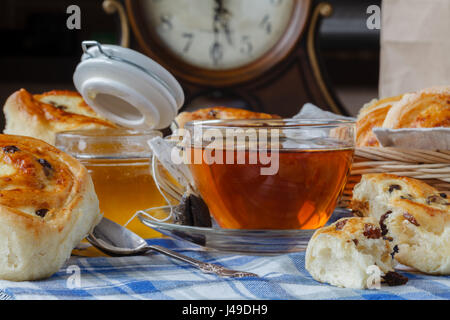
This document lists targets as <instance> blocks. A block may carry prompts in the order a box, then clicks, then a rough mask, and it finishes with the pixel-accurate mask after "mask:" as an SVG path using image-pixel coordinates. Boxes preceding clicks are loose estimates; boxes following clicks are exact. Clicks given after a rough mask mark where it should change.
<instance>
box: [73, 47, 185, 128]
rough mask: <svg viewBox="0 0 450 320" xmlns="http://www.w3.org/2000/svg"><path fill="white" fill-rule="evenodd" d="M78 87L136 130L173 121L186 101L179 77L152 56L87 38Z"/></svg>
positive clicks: (77, 76)
mask: <svg viewBox="0 0 450 320" xmlns="http://www.w3.org/2000/svg"><path fill="white" fill-rule="evenodd" d="M82 48H83V51H84V54H83V56H82V57H81V62H80V63H79V64H78V66H77V68H76V70H75V73H74V75H73V82H74V84H75V87H76V88H77V90H78V91H79V92H80V94H81V95H82V96H83V98H84V99H85V101H86V103H87V104H88V105H90V106H91V107H92V108H93V109H94V110H95V111H96V112H97V113H98V114H100V115H101V116H103V117H105V118H106V119H108V120H110V121H112V122H114V123H116V124H118V125H121V126H124V127H127V128H132V129H136V130H146V129H162V128H166V127H168V126H169V125H170V123H171V122H172V120H173V119H174V118H175V116H176V115H177V113H178V110H179V109H180V108H181V106H182V105H183V103H184V94H183V90H182V88H181V86H180V84H179V83H178V81H177V80H176V79H175V78H174V77H173V76H172V75H171V74H170V73H169V72H168V71H167V70H166V69H164V68H163V67H162V66H161V65H159V64H158V63H156V62H155V61H153V60H152V59H150V58H149V57H147V56H145V55H143V54H141V53H139V52H137V51H134V50H131V49H128V48H124V47H120V46H115V45H102V44H100V43H98V42H97V41H83V42H82Z"/></svg>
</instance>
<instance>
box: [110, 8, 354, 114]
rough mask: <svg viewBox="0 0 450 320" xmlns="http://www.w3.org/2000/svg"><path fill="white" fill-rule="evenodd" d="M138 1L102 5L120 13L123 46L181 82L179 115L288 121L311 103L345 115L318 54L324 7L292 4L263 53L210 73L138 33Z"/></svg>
mask: <svg viewBox="0 0 450 320" xmlns="http://www.w3.org/2000/svg"><path fill="white" fill-rule="evenodd" d="M142 1H145V0H123V1H118V0H104V2H103V7H104V9H105V11H107V12H108V13H114V12H118V13H119V17H120V24H121V45H122V46H129V44H130V42H131V45H132V47H133V48H134V49H137V50H139V51H141V52H142V53H144V54H146V55H148V56H150V57H151V58H152V59H154V60H155V61H157V62H158V63H160V64H161V65H162V66H164V67H165V68H166V69H168V70H169V71H170V72H171V73H172V74H173V75H174V76H175V77H176V78H177V80H178V81H179V82H180V83H181V85H182V87H183V90H184V93H185V99H186V100H185V105H184V107H183V108H182V109H181V111H186V110H195V109H198V108H203V107H211V106H218V105H221V106H228V107H238V108H244V109H248V110H251V111H257V112H266V113H274V114H278V115H280V116H282V117H291V116H293V115H294V114H296V113H297V112H298V111H299V109H300V108H301V106H302V105H303V104H304V103H307V102H311V103H314V104H316V105H317V106H319V107H321V108H322V109H324V110H328V111H332V112H334V113H337V114H344V115H345V114H346V111H345V109H344V107H343V105H342V104H341V102H340V101H339V99H338V98H337V96H336V94H335V92H334V90H333V88H332V86H331V85H330V82H329V80H328V77H327V74H326V72H325V70H324V68H323V64H322V61H321V59H320V56H319V55H318V54H317V52H318V50H317V48H318V40H317V34H318V30H319V27H320V24H321V20H322V19H324V18H326V17H329V16H330V15H331V14H332V11H333V9H332V6H331V5H330V4H329V3H327V2H322V1H313V0H294V1H295V5H294V10H293V12H292V15H291V19H290V22H289V24H288V26H287V30H286V32H285V33H284V35H283V36H282V37H281V38H280V40H279V41H278V42H277V43H276V44H275V45H274V46H273V47H272V48H271V49H270V50H269V51H268V52H267V53H266V54H264V55H263V56H262V57H260V58H258V59H257V60H256V61H254V62H251V63H249V64H247V65H244V66H242V67H238V68H234V69H228V70H210V69H205V68H199V67H196V66H192V65H190V64H188V63H186V62H184V61H183V60H181V59H180V58H178V57H176V56H175V55H174V54H173V53H171V52H170V51H169V50H168V49H167V48H166V47H165V46H164V45H163V44H162V43H161V41H160V40H159V38H158V36H157V34H156V32H152V31H150V30H148V28H142V25H144V24H146V23H148V22H147V21H146V17H145V15H144V14H143V12H144V10H142ZM129 25H130V26H131V29H132V36H131V37H130V31H129V28H128V26H129Z"/></svg>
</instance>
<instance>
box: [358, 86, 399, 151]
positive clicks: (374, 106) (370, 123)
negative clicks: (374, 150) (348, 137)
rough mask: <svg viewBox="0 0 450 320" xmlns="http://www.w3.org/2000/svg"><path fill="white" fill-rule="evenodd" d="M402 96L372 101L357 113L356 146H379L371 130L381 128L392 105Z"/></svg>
mask: <svg viewBox="0 0 450 320" xmlns="http://www.w3.org/2000/svg"><path fill="white" fill-rule="evenodd" d="M401 98H402V96H401V95H400V96H396V97H390V98H386V99H382V100H376V99H374V100H372V101H371V102H369V103H367V104H366V105H364V107H363V108H362V109H361V110H360V111H359V114H358V118H357V121H356V146H357V147H378V146H380V144H379V142H378V140H377V138H376V137H375V134H374V133H373V132H372V129H373V128H375V127H381V126H382V125H383V122H384V119H385V118H386V115H387V113H388V111H389V110H390V109H391V107H392V105H393V104H394V103H395V102H397V101H399V100H400V99H401Z"/></svg>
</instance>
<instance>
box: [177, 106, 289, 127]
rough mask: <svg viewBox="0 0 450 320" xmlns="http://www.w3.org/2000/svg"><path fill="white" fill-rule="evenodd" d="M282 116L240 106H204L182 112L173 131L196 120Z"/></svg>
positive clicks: (274, 117)
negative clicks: (239, 107)
mask: <svg viewBox="0 0 450 320" xmlns="http://www.w3.org/2000/svg"><path fill="white" fill-rule="evenodd" d="M279 118H280V116H278V115H273V114H268V113H260V112H253V111H248V110H244V109H238V108H227V107H212V108H203V109H199V110H196V111H193V112H181V113H180V114H178V116H177V117H176V118H175V120H174V121H173V123H172V126H171V128H172V131H175V130H176V129H178V128H184V125H185V124H186V123H188V122H190V121H195V120H218V119H279Z"/></svg>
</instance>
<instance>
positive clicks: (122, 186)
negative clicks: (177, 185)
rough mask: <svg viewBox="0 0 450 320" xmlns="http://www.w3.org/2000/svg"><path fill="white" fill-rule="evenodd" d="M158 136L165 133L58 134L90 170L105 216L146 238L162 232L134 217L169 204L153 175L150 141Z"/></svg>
mask: <svg viewBox="0 0 450 320" xmlns="http://www.w3.org/2000/svg"><path fill="white" fill-rule="evenodd" d="M155 136H161V133H160V132H158V131H153V130H150V131H146V132H137V131H132V130H125V129H108V130H86V131H71V132H63V133H58V134H57V136H56V146H57V147H58V148H60V149H62V150H64V151H65V152H67V153H69V154H71V155H72V156H74V157H75V158H77V159H78V160H79V161H80V162H81V163H82V164H83V165H84V166H85V167H86V168H87V170H88V171H89V173H90V175H91V177H92V181H93V182H94V188H95V192H96V194H97V197H98V199H99V204H100V211H101V213H102V214H103V216H104V217H106V218H108V219H110V220H112V221H114V222H116V223H118V224H120V225H123V226H125V225H126V227H127V228H128V229H130V230H131V231H133V232H135V233H136V234H138V235H139V236H141V237H143V238H153V237H160V236H161V234H160V233H158V232H156V231H154V230H152V229H151V228H149V227H147V226H145V225H144V224H142V223H141V222H140V221H139V218H138V217H137V216H136V217H134V218H133V216H134V215H135V213H136V212H137V211H139V210H145V209H148V208H151V207H155V206H161V205H164V204H165V200H164V198H163V196H162V195H161V194H160V192H159V191H158V189H157V187H156V185H155V182H154V181H153V177H152V175H151V159H152V153H151V150H150V147H149V145H148V141H149V140H150V139H152V138H154V137H155ZM132 218H133V219H132ZM130 219H131V221H130Z"/></svg>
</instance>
